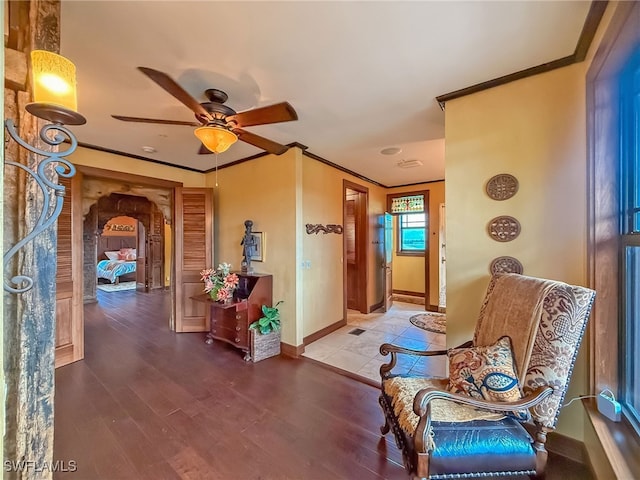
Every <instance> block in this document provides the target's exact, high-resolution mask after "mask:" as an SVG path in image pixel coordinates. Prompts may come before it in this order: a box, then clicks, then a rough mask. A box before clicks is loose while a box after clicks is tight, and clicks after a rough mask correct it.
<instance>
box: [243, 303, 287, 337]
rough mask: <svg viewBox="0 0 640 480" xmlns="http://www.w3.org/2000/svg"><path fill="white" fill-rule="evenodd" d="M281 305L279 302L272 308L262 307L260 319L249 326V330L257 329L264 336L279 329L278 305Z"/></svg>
mask: <svg viewBox="0 0 640 480" xmlns="http://www.w3.org/2000/svg"><path fill="white" fill-rule="evenodd" d="M281 303H282V300H280V301H279V302H278V303H276V304H275V305H274V306H273V307H267V306H266V305H262V315H263V316H262V317H260V318H259V319H258V320H256V321H255V322H253V323H252V324H251V325H249V328H251V329H254V330H255V329H258V330H259V331H260V333H261V334H262V335H266V334H268V333H271V332H273V331H276V330H279V329H280V311H279V310H278V305H280V304H281Z"/></svg>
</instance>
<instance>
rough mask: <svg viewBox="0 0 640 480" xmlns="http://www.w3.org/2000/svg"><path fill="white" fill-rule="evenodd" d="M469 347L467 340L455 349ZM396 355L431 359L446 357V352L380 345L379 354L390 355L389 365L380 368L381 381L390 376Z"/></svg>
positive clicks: (469, 342) (388, 344) (384, 364)
mask: <svg viewBox="0 0 640 480" xmlns="http://www.w3.org/2000/svg"><path fill="white" fill-rule="evenodd" d="M471 345H472V342H471V340H469V341H467V342H465V343H463V344H462V345H460V346H458V347H456V348H466V347H470V346H471ZM397 353H402V354H405V355H415V356H420V357H432V356H436V355H446V354H447V351H446V350H413V349H411V348H405V347H401V346H399V345H393V344H391V343H383V344H382V345H380V354H381V355H385V356H386V355H389V354H391V360H390V361H389V363H383V364H382V365H381V366H380V377H381V378H382V379H385V378H389V376H390V375H391V370H392V369H393V367H395V366H396V361H397V358H396V354H397Z"/></svg>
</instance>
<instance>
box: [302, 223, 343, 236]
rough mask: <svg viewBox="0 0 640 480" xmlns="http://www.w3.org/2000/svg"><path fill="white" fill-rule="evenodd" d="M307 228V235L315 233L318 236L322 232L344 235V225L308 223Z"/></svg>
mask: <svg viewBox="0 0 640 480" xmlns="http://www.w3.org/2000/svg"><path fill="white" fill-rule="evenodd" d="M306 227H307V233H308V234H309V235H311V234H312V233H315V234H316V235H317V234H318V233H319V232H322V233H324V234H327V233H337V234H338V235H341V234H342V225H336V224H333V223H330V224H327V225H322V224H321V223H318V224H312V223H307V225H306Z"/></svg>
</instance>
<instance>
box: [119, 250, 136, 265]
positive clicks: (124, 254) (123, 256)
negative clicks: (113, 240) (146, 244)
mask: <svg viewBox="0 0 640 480" xmlns="http://www.w3.org/2000/svg"><path fill="white" fill-rule="evenodd" d="M135 259H136V249H135V248H121V249H120V251H119V252H118V260H126V261H128V262H130V261H133V260H135Z"/></svg>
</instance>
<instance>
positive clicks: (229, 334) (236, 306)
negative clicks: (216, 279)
mask: <svg viewBox="0 0 640 480" xmlns="http://www.w3.org/2000/svg"><path fill="white" fill-rule="evenodd" d="M236 273H237V272H236ZM237 275H238V277H239V278H240V282H239V285H238V289H237V290H236V292H235V295H234V299H235V300H236V301H234V302H233V303H218V302H215V301H213V300H211V298H210V297H209V295H208V294H206V293H204V294H201V295H196V296H195V297H191V298H192V299H193V300H196V301H198V302H206V303H208V304H209V308H208V309H207V312H206V315H207V321H208V323H209V325H210V327H209V333H207V338H206V340H205V342H206V343H207V344H211V343H213V340H214V339H215V340H222V341H223V342H227V343H229V344H231V345H233V346H234V347H236V348H238V349H240V350H242V351H243V352H244V359H245V360H246V361H250V360H251V350H250V348H251V347H250V344H249V342H250V341H251V340H250V339H251V336H250V335H249V325H251V324H252V323H253V322H255V321H256V320H258V319H259V318H260V317H262V305H268V306H271V305H272V304H273V277H272V276H271V275H263V274H253V275H246V274H241V273H237Z"/></svg>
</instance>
